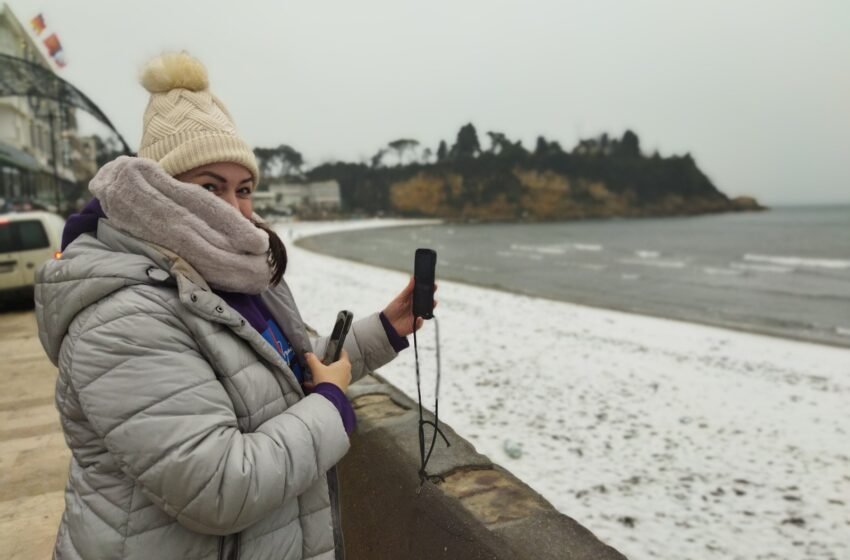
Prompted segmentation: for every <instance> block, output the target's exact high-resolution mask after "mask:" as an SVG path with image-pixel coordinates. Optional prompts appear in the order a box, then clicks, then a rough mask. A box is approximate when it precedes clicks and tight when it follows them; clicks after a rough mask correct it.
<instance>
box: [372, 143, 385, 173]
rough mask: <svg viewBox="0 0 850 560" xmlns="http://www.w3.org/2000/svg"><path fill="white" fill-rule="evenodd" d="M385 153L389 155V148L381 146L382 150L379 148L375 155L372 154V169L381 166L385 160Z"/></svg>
mask: <svg viewBox="0 0 850 560" xmlns="http://www.w3.org/2000/svg"><path fill="white" fill-rule="evenodd" d="M385 155H387V149H386V148H381V149H380V150H378V151H377V152H376V153H375V155H374V156H372V159H371V160H370V162H369V163H370V165H371V167H372V169H377V168H378V167H380V166H381V164H382V163H383V162H384V156H385Z"/></svg>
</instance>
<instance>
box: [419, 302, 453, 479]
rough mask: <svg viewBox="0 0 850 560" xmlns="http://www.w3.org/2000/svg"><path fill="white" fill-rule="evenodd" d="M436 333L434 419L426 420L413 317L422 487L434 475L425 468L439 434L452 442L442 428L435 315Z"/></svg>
mask: <svg viewBox="0 0 850 560" xmlns="http://www.w3.org/2000/svg"><path fill="white" fill-rule="evenodd" d="M434 335H435V340H436V348H437V384H436V388H435V390H434V421H433V422H432V421H430V420H425V418H424V416H423V412H422V411H423V409H422V383H421V380H420V376H419V348H418V346H417V345H416V317H414V318H413V355H414V357H415V360H416V395H417V397H418V401H419V459H420V463H419V486H420V488H421V487H422V485H423V484H424V483H425V481H426V480H428V479H430V478H432V477H433V475H429V474H428V473H427V471H426V470H425V469H426V467H427V466H428V460H429V459H430V458H431V453H432V452H433V451H434V445H435V444H436V443H437V434H440V437H441V438H443V441H444V442H446V446H447V447H449V446H451V444H450V443H449V440H448V439H446V436H445V434H443V432H442V430H440V427H439V423H440V324H439V323H438V322H437V317H434ZM426 424H427V425H430V426H432V427H433V428H434V434H433V436H432V438H431V444H430V445H429V446H428V452H427V453H426V452H425V425H426ZM437 478H439V479H440V480H442V477H440V476H439V475H437Z"/></svg>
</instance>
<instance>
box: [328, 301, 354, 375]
mask: <svg viewBox="0 0 850 560" xmlns="http://www.w3.org/2000/svg"><path fill="white" fill-rule="evenodd" d="M353 318H354V314H352V313H351V311H345V310H342V311H340V312H339V313H337V315H336V323H334V330H333V331H331V336H330V338H329V339H328V345H327V346H325V357H324V358H322V363H323V364H325V365H329V364H332V363H334V362H335V361H337V360H339V357H340V355H341V354H342V345H343V344H344V343H345V337H346V336H347V335H348V329H350V328H351V321H352V319H353Z"/></svg>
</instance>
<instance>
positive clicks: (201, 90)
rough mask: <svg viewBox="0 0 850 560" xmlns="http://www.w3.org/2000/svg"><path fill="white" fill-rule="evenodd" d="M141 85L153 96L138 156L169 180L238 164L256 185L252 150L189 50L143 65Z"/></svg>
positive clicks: (170, 54) (256, 172) (255, 160)
mask: <svg viewBox="0 0 850 560" xmlns="http://www.w3.org/2000/svg"><path fill="white" fill-rule="evenodd" d="M139 81H140V82H141V84H142V85H143V86H144V88H145V89H146V90H148V91H149V92H150V94H151V98H150V101H149V102H148V107H147V109H146V110H145V115H144V119H143V128H142V141H141V143H140V144H139V157H143V158H147V159H152V160H154V161H156V162H158V163H159V164H160V165H161V166H162V168H163V169H164V170H165V171H166V172H167V173H168V174H169V175H171V176H172V177H176V176H177V175H179V174H180V173H183V172H184V171H189V170H190V169H194V168H196V167H200V166H202V165H205V164H208V163H218V162H233V163H238V164H240V165H242V166H243V167H245V168H246V169H248V171H250V172H251V175H252V176H253V178H254V186H256V185H257V183H258V182H259V178H260V171H259V169H258V167H257V159H256V157H254V152H253V150H251V148H250V146H248V144H246V143H245V141H244V140H243V139H242V138H241V137H240V136H239V134H238V132H237V131H236V127H235V126H234V124H233V119H232V117H231V116H230V113H229V112H228V111H227V108H226V107H225V106H224V104H223V103H222V102H221V100H220V99H219V98H217V97H216V96H214V95H213V94H212V92H210V90H209V79H208V78H207V70H206V68H204V65H203V64H201V63H200V61H198V59H196V58H194V57H193V56H191V55H190V54H189V53H187V52H180V53H167V54H163V55H161V56H158V57H156V58H154V59H153V60H151V61H150V62H148V64H147V65H145V68H144V70H143V71H142V74H141V79H140V80H139Z"/></svg>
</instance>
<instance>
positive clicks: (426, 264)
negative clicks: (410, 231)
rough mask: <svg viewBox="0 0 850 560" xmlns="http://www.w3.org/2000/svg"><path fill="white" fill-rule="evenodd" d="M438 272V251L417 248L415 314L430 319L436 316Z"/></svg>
mask: <svg viewBox="0 0 850 560" xmlns="http://www.w3.org/2000/svg"><path fill="white" fill-rule="evenodd" d="M436 272H437V252H436V251H434V250H433V249H416V258H415V260H414V262H413V315H414V316H416V317H422V318H423V319H430V318H432V317H433V316H434V280H435V279H436Z"/></svg>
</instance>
